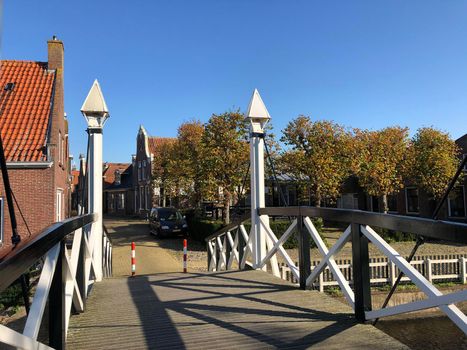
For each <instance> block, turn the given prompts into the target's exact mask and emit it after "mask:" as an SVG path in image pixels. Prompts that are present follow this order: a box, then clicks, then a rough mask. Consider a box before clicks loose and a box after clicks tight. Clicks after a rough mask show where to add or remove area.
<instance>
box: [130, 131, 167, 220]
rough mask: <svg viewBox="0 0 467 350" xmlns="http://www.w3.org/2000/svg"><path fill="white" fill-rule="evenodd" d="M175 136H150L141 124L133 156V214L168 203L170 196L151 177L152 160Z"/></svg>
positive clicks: (142, 213) (145, 212) (144, 213)
mask: <svg viewBox="0 0 467 350" xmlns="http://www.w3.org/2000/svg"><path fill="white" fill-rule="evenodd" d="M174 141H175V138H170V137H151V136H149V135H148V133H147V131H146V129H145V128H144V127H143V126H142V125H141V126H140V127H139V130H138V135H137V136H136V155H135V156H134V157H133V169H134V171H133V183H134V192H135V197H134V200H135V205H134V208H135V214H138V215H140V216H146V215H147V213H148V211H149V210H150V209H151V208H152V207H165V206H168V205H170V204H171V203H170V197H169V196H168V195H166V194H165V193H164V188H163V187H162V186H161V184H160V182H159V181H158V179H153V178H152V162H153V160H154V156H155V155H157V154H158V153H159V152H160V148H161V147H162V146H163V145H164V144H166V143H171V142H174Z"/></svg>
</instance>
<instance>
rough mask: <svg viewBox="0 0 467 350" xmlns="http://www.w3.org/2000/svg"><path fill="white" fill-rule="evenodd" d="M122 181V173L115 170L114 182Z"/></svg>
mask: <svg viewBox="0 0 467 350" xmlns="http://www.w3.org/2000/svg"><path fill="white" fill-rule="evenodd" d="M121 182H122V174H121V173H120V170H115V184H116V185H120V183H121Z"/></svg>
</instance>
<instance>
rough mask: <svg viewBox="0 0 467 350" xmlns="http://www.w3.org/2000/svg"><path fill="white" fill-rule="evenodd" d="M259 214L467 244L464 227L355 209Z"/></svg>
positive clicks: (264, 210)
mask: <svg viewBox="0 0 467 350" xmlns="http://www.w3.org/2000/svg"><path fill="white" fill-rule="evenodd" d="M259 214H260V215H269V216H308V217H319V218H323V219H325V220H332V221H336V222H343V223H349V222H352V223H356V224H360V225H369V226H375V227H380V228H385V229H389V230H394V231H401V232H405V233H413V234H415V235H419V236H424V237H427V238H433V239H439V240H443V241H449V242H455V243H463V244H467V224H464V223H460V222H454V221H442V220H432V219H427V218H420V217H414V216H407V215H394V214H385V213H375V212H370V211H363V210H356V209H339V208H320V207H308V206H300V207H269V208H261V209H259Z"/></svg>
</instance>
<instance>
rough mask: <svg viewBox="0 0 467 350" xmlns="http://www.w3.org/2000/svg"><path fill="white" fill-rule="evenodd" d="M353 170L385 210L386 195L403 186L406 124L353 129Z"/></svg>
mask: <svg viewBox="0 0 467 350" xmlns="http://www.w3.org/2000/svg"><path fill="white" fill-rule="evenodd" d="M352 144H353V149H352V156H353V159H354V160H355V163H354V165H355V168H354V169H353V173H354V174H355V175H356V176H357V178H358V183H359V184H360V186H361V187H362V188H363V189H364V190H365V191H366V193H368V194H369V195H370V196H376V197H381V198H382V202H383V212H385V213H386V212H387V211H388V200H387V197H388V195H390V194H393V193H396V192H398V191H400V190H401V189H402V188H403V187H404V176H405V175H406V174H407V172H408V169H409V168H408V161H407V160H408V149H409V145H410V140H409V134H408V129H407V128H401V127H388V128H384V129H382V130H376V131H370V130H359V129H355V130H354V142H353V143H352Z"/></svg>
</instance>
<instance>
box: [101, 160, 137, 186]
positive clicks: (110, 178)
mask: <svg viewBox="0 0 467 350" xmlns="http://www.w3.org/2000/svg"><path fill="white" fill-rule="evenodd" d="M130 165H131V164H130V163H105V164H104V170H103V172H102V176H104V188H106V187H108V186H110V185H112V184H113V183H114V181H115V171H116V170H120V172H121V173H123V172H125V171H126V170H127V169H128V168H129V167H130Z"/></svg>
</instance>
